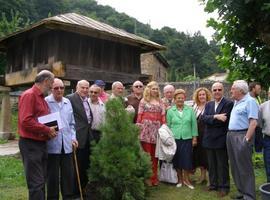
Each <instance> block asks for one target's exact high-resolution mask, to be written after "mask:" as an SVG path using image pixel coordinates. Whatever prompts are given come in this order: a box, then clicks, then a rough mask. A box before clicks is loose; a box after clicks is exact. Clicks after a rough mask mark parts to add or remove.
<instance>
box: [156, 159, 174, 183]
mask: <svg viewBox="0 0 270 200" xmlns="http://www.w3.org/2000/svg"><path fill="white" fill-rule="evenodd" d="M159 181H162V182H166V183H174V184H175V183H178V177H177V172H176V170H175V169H174V168H173V164H172V163H171V162H166V161H162V164H161V168H160V173H159Z"/></svg>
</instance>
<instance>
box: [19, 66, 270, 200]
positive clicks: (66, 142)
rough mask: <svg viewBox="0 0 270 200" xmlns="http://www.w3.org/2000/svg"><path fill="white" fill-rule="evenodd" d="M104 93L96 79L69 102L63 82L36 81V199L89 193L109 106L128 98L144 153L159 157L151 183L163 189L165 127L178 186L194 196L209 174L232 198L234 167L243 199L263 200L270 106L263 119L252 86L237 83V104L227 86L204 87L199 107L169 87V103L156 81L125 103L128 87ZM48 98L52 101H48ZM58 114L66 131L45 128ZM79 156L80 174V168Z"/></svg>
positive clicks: (26, 160)
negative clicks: (258, 179) (259, 156)
mask: <svg viewBox="0 0 270 200" xmlns="http://www.w3.org/2000/svg"><path fill="white" fill-rule="evenodd" d="M104 88H105V82H104V81H102V80H96V81H95V82H94V84H93V85H90V83H89V82H88V81H86V80H80V81H78V83H77V86H76V92H74V93H72V94H69V95H67V96H66V97H64V91H65V86H64V83H63V81H62V80H60V79H58V78H55V77H54V74H53V73H51V72H50V71H47V70H43V71H41V72H40V73H38V75H37V76H36V79H35V84H34V85H33V87H32V88H30V89H28V90H26V91H25V92H24V93H23V94H22V95H21V96H20V98H19V105H18V106H19V113H18V129H19V134H20V140H19V148H20V151H21V155H22V159H23V165H24V169H25V174H26V180H27V186H28V190H29V199H40V200H42V199H45V196H47V199H59V188H60V189H61V195H62V197H63V199H73V198H74V197H79V196H80V187H81V188H82V189H83V190H84V189H85V187H86V185H87V183H88V176H87V170H88V169H89V166H90V160H89V156H90V155H91V143H92V141H95V142H96V143H97V142H98V141H99V140H100V138H101V135H102V133H101V131H100V127H101V125H102V124H103V123H104V121H105V113H106V109H105V104H106V102H107V101H108V100H110V99H111V98H119V99H121V101H122V102H123V106H124V107H125V108H126V111H127V112H132V113H134V120H133V122H134V123H135V124H136V125H137V126H138V127H139V128H140V134H139V138H138V139H139V140H140V142H141V147H142V149H143V151H145V152H147V153H148V154H149V155H150V157H151V163H152V176H151V177H150V179H149V180H146V184H148V185H151V186H156V185H158V184H159V180H158V162H159V161H158V158H157V157H156V155H155V152H156V143H157V135H158V131H159V129H160V127H161V126H162V125H163V124H167V126H168V127H169V128H170V130H171V131H172V133H173V137H174V139H175V143H176V146H177V148H176V152H175V155H174V157H173V160H172V163H173V166H174V168H175V169H176V171H177V176H178V182H177V184H176V187H178V188H180V187H183V186H187V187H188V188H190V189H194V185H193V183H192V182H191V180H190V174H191V173H192V171H194V169H196V168H199V169H200V178H199V180H198V182H199V183H206V182H207V177H206V176H207V175H206V174H207V173H206V172H207V171H208V173H209V186H208V187H207V190H208V191H217V192H218V196H219V197H223V196H225V195H227V194H228V193H229V190H230V178H229V164H228V160H229V161H230V166H231V172H232V176H233V179H234V182H235V184H236V187H237V190H238V192H239V194H238V195H237V196H236V197H235V198H237V199H248V200H249V199H255V198H256V197H255V177H254V171H253V166H252V144H253V139H252V138H253V135H254V133H255V129H256V127H257V126H258V124H261V126H262V132H263V133H264V134H265V137H264V144H265V147H264V148H265V149H267V151H264V154H265V162H266V163H268V165H266V166H267V167H266V169H267V178H268V181H269V179H270V167H269V165H270V163H269V161H270V155H269V152H270V151H269V149H270V145H269V143H270V142H269V141H270V139H269V138H268V137H269V136H268V135H270V132H269V130H270V129H269V127H270V124H269V119H268V118H269V116H268V115H269V112H268V110H269V105H268V104H269V102H265V103H264V104H262V105H261V112H260V114H259V105H258V103H257V102H256V100H255V98H253V97H252V93H249V88H248V85H247V83H246V82H245V81H243V80H237V81H235V82H234V83H233V85H232V88H231V93H232V98H233V100H234V102H233V101H232V100H230V99H228V98H225V97H224V87H223V85H222V83H220V82H216V83H214V84H213V85H212V88H211V92H210V91H209V90H208V89H207V88H204V87H202V88H198V89H197V90H196V91H195V92H194V95H193V100H194V105H193V106H192V107H191V106H188V105H186V104H185V100H186V92H185V90H183V89H175V88H174V86H172V85H166V86H165V87H164V89H163V94H164V97H163V98H161V92H160V88H159V85H158V83H157V82H155V81H152V82H150V83H148V84H147V85H146V86H144V85H143V83H142V82H141V81H135V82H134V83H133V85H132V93H131V94H130V95H128V96H127V97H124V90H125V88H124V85H123V84H122V83H121V82H119V81H116V82H114V83H113V84H112V94H111V95H109V94H107V93H106V92H105V91H104ZM48 92H49V93H50V94H49V95H48V96H46V94H47V93H48ZM255 96H256V95H255ZM55 112H59V114H60V117H61V127H62V128H61V129H59V130H58V129H57V127H55V126H53V127H48V126H46V125H45V124H42V123H40V122H39V120H38V118H39V117H41V116H44V115H48V114H49V113H55ZM257 120H259V122H260V123H257ZM56 130H57V131H56ZM267 147H268V148H267ZM74 152H75V154H74ZM74 157H76V160H77V163H76V164H77V166H78V172H79V173H78V174H76V173H75V169H74V168H75V167H76V165H74ZM90 170H91V169H90ZM78 175H79V177H80V178H79V179H78ZM76 177H77V178H76ZM46 184H47V195H45V185H46Z"/></svg>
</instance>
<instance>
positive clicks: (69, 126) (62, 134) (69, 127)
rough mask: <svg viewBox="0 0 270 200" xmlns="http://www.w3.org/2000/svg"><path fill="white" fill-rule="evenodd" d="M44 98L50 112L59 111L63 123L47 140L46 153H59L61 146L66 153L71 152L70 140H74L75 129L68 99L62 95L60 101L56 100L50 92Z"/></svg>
mask: <svg viewBox="0 0 270 200" xmlns="http://www.w3.org/2000/svg"><path fill="white" fill-rule="evenodd" d="M45 100H46V101H47V103H48V105H49V108H50V112H51V113H54V112H59V113H60V117H61V120H62V125H63V128H62V129H60V130H59V131H58V133H57V136H56V137H54V138H52V139H50V140H48V142H47V147H48V148H47V149H48V153H50V154H60V153H61V150H62V146H63V148H64V151H65V153H66V154H67V153H72V141H73V140H76V131H75V120H74V116H73V109H72V106H71V103H70V101H69V100H68V99H67V98H65V97H63V98H62V101H61V102H57V101H55V99H54V97H53V95H52V94H51V95H49V96H47V97H46V98H45Z"/></svg>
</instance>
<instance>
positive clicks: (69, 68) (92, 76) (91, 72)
mask: <svg viewBox="0 0 270 200" xmlns="http://www.w3.org/2000/svg"><path fill="white" fill-rule="evenodd" d="M63 78H64V79H66V80H76V81H77V80H82V79H85V80H88V81H94V80H97V79H102V80H104V81H106V82H108V83H112V82H114V81H121V82H122V83H123V84H131V83H133V82H134V81H136V80H141V81H143V82H147V81H148V80H149V76H148V75H144V74H128V73H120V72H111V71H104V70H99V69H93V68H92V69H87V67H84V68H81V67H78V66H74V65H69V64H67V65H66V73H65V77H63Z"/></svg>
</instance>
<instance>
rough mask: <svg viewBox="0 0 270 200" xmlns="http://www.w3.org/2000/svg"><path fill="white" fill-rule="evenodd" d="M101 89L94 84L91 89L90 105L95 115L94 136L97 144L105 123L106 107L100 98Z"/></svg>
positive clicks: (93, 122) (93, 123)
mask: <svg viewBox="0 0 270 200" xmlns="http://www.w3.org/2000/svg"><path fill="white" fill-rule="evenodd" d="M100 92H101V88H100V87H99V86H98V85H96V84H94V85H91V87H90V88H89V97H90V98H89V105H90V108H91V110H92V113H93V121H92V127H91V128H92V134H93V137H94V140H95V141H96V142H98V141H99V139H100V136H101V132H100V126H101V125H102V124H103V123H104V120H105V105H104V103H103V102H102V100H101V99H100V98H99V95H100Z"/></svg>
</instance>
